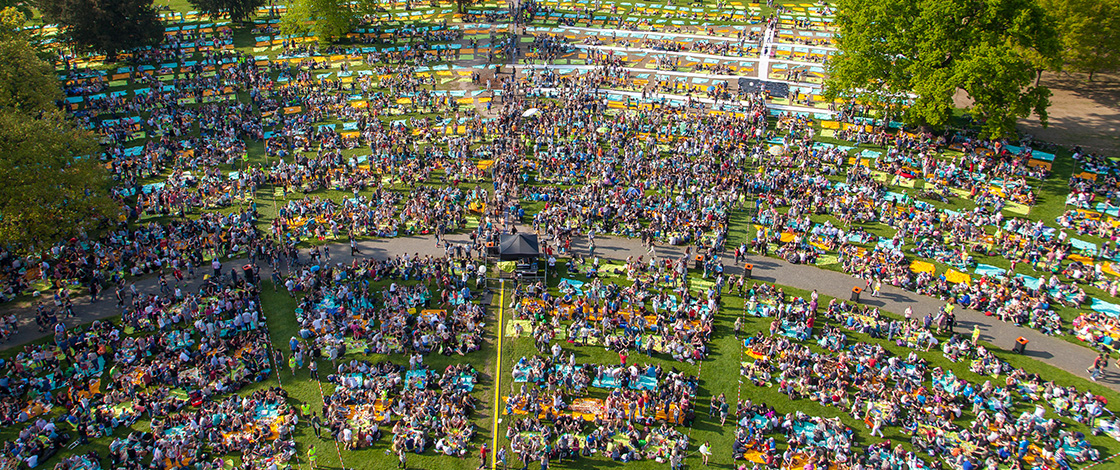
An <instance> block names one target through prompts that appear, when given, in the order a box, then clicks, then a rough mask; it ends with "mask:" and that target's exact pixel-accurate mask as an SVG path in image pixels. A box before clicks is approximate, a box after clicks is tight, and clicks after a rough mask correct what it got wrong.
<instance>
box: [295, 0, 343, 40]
mask: <svg viewBox="0 0 1120 470" xmlns="http://www.w3.org/2000/svg"><path fill="white" fill-rule="evenodd" d="M354 15H355V12H354V10H353V7H351V5H350V2H348V1H346V0H294V1H293V2H291V3H289V4H288V11H287V12H286V13H284V17H283V18H281V20H280V31H282V32H283V33H284V34H313V35H315V36H318V38H319V42H320V43H323V44H328V43H332V42H335V41H337V40H339V39H341V38H342V37H343V36H345V35H346V33H348V32H350V22H351V20H352V19H353V18H354Z"/></svg>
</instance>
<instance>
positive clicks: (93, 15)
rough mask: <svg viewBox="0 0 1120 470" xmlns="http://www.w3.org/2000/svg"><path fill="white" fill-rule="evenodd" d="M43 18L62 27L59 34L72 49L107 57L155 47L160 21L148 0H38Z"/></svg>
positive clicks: (159, 35) (112, 58)
mask: <svg viewBox="0 0 1120 470" xmlns="http://www.w3.org/2000/svg"><path fill="white" fill-rule="evenodd" d="M38 6H39V9H40V10H41V11H42V12H43V18H45V19H46V20H47V21H48V22H51V23H57V24H59V25H60V26H61V27H62V36H63V37H64V38H65V39H66V40H67V41H68V42H70V43H71V44H72V45H73V46H74V47H75V48H76V49H78V50H79V51H84V52H99V53H103V54H105V56H106V57H108V58H109V59H110V60H114V59H115V58H116V55H117V53H119V52H121V51H125V50H131V49H134V48H137V47H144V46H155V45H157V44H159V42H160V41H161V40H162V39H163V24H161V23H160V21H159V17H158V16H157V15H156V11H155V9H154V8H152V0H38Z"/></svg>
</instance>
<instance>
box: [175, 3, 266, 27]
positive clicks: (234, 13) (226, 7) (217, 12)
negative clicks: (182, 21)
mask: <svg viewBox="0 0 1120 470" xmlns="http://www.w3.org/2000/svg"><path fill="white" fill-rule="evenodd" d="M190 2H191V5H194V7H195V8H197V9H198V11H201V12H203V13H206V14H208V15H210V16H214V17H218V16H222V15H229V19H230V21H236V22H238V23H241V22H244V21H245V20H247V19H249V17H251V16H253V13H255V12H256V11H257V8H260V7H262V6H264V4H265V1H264V0H190Z"/></svg>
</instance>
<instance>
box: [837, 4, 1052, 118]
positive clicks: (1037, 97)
mask: <svg viewBox="0 0 1120 470" xmlns="http://www.w3.org/2000/svg"><path fill="white" fill-rule="evenodd" d="M837 3H838V4H837V6H838V13H837V18H836V24H837V25H838V26H839V27H840V30H841V31H842V32H841V34H840V35H839V37H838V38H837V41H836V43H837V47H838V48H839V54H838V55H837V56H836V57H834V58H833V59H832V61H831V63H830V64H829V69H830V75H831V76H830V78H829V81H828V83H827V89H826V96H828V97H830V98H836V97H843V98H848V99H855V100H858V101H860V102H862V103H864V104H867V105H870V106H871V107H873V108H878V109H883V110H887V111H888V112H889V113H897V114H899V115H901V116H902V118H903V119H904V120H905V121H906V122H907V123H909V124H916V125H928V126H933V127H941V126H943V125H945V124H946V123H948V122H949V120H950V119H951V117H952V113H953V110H954V101H953V97H954V95H955V94H956V93H957V92H958V90H963V91H964V92H965V93H967V94H968V97H969V98H971V99H972V102H973V104H972V106H971V107H970V109H969V112H970V113H971V114H972V115H973V116H975V117H976V118H977V119H979V120H980V121H981V124H980V126H981V132H982V134H984V135H985V136H989V137H991V136H1002V135H1008V134H1010V133H1012V132H1014V129H1015V122H1016V121H1017V120H1018V119H1019V118H1021V117H1025V116H1028V115H1030V114H1031V113H1036V114H1038V116H1039V118H1040V120H1041V121H1042V123H1043V124H1044V125H1045V123H1046V122H1047V114H1046V108H1047V107H1048V106H1049V103H1050V99H1049V97H1050V91H1049V90H1048V89H1047V88H1045V87H1042V86H1036V85H1034V83H1033V80H1034V78H1035V64H1036V63H1038V61H1045V60H1048V59H1052V58H1054V57H1057V54H1058V49H1059V42H1058V36H1057V33H1056V30H1055V27H1054V20H1053V19H1052V18H1051V17H1050V16H1049V15H1048V14H1047V13H1046V12H1045V11H1044V10H1043V9H1042V7H1041V6H1039V4H1038V3H1036V0H986V1H985V0H875V1H870V2H869V1H866V0H839V1H838V2H837Z"/></svg>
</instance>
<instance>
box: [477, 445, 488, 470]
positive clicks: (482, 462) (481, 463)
mask: <svg viewBox="0 0 1120 470" xmlns="http://www.w3.org/2000/svg"><path fill="white" fill-rule="evenodd" d="M487 455H490V448H489V447H486V443H485V442H484V443H482V448H480V449H478V468H479V470H482V469H483V468H486V456H487Z"/></svg>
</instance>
